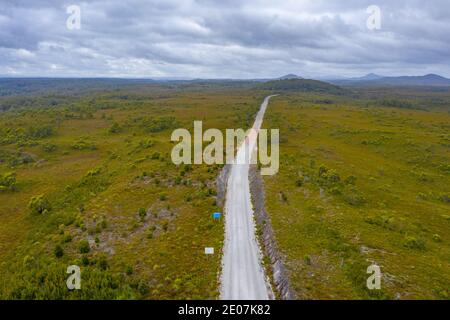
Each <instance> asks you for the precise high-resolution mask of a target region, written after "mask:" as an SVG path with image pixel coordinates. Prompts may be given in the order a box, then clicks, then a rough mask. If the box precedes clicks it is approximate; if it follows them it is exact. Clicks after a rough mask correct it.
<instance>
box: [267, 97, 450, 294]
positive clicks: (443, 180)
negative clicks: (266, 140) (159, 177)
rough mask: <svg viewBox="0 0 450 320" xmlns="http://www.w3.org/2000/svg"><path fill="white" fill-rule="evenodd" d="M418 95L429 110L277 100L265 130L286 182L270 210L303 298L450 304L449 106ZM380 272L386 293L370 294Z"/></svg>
mask: <svg viewBox="0 0 450 320" xmlns="http://www.w3.org/2000/svg"><path fill="white" fill-rule="evenodd" d="M380 92H381V90H379V91H377V90H374V91H373V92H369V93H370V95H379V94H380ZM400 93H402V94H401V95H400V94H399V96H400V97H401V99H405V97H406V96H407V95H406V94H405V92H402V91H400ZM386 95H389V93H387V94H386ZM437 95H438V94H436V96H437ZM418 96H421V98H424V97H425V99H428V100H425V102H423V101H422V103H421V104H424V105H427V104H428V106H429V107H427V109H424V110H417V109H418V108H415V107H414V106H415V104H414V103H413V104H411V105H410V104H406V106H407V107H408V109H405V108H402V107H401V106H402V104H398V103H391V102H389V101H388V102H387V103H386V102H383V103H380V102H377V100H371V99H370V98H369V99H356V98H346V97H335V96H326V95H313V94H307V93H302V94H295V93H290V94H284V95H280V96H279V97H276V98H274V99H273V100H272V101H271V104H270V107H269V108H268V111H267V114H266V118H265V121H264V124H263V127H265V128H279V129H280V171H279V173H278V174H277V175H274V176H266V177H264V183H265V189H266V207H267V210H268V213H269V215H270V217H271V220H272V224H273V228H274V231H275V237H276V241H277V243H278V246H279V248H280V251H281V254H282V255H283V257H284V260H285V263H286V266H287V269H288V271H289V275H290V280H291V284H292V287H293V289H294V290H295V292H296V294H297V296H298V298H301V299H366V298H374V299H419V298H422V299H448V298H449V297H450V296H449V288H450V243H449V241H450V238H449V236H450V233H449V231H450V203H449V201H450V113H449V111H448V110H449V109H448V108H449V105H448V104H447V105H446V108H443V105H442V104H439V107H438V108H433V103H432V101H433V93H426V94H422V95H419V94H418ZM442 96H443V94H442V93H439V97H442ZM447 98H448V93H447ZM374 101H375V102H374ZM397 104H398V105H399V106H400V107H390V105H395V106H396V105H397ZM386 105H387V106H386ZM444 107H445V105H444ZM420 109H422V108H420ZM373 263H375V264H377V265H379V266H380V267H381V272H382V282H381V290H368V289H367V287H366V279H367V278H368V276H369V274H367V273H366V271H367V270H366V269H367V267H368V266H369V265H371V264H373Z"/></svg>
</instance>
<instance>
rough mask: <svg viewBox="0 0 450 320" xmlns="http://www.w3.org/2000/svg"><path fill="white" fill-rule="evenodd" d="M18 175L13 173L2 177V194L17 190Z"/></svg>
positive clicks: (0, 180)
mask: <svg viewBox="0 0 450 320" xmlns="http://www.w3.org/2000/svg"><path fill="white" fill-rule="evenodd" d="M16 182H17V181H16V174H15V173H13V172H10V173H5V174H2V175H0V192H1V191H10V190H15V189H16Z"/></svg>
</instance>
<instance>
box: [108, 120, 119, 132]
mask: <svg viewBox="0 0 450 320" xmlns="http://www.w3.org/2000/svg"><path fill="white" fill-rule="evenodd" d="M120 131H121V128H120V125H119V124H118V123H117V122H114V123H113V125H112V126H111V128H109V133H119V132H120Z"/></svg>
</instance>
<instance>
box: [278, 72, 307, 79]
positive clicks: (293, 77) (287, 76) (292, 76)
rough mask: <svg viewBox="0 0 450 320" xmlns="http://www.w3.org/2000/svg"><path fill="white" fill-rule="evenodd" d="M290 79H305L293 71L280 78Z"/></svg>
mask: <svg viewBox="0 0 450 320" xmlns="http://www.w3.org/2000/svg"><path fill="white" fill-rule="evenodd" d="M289 79H303V78H302V77H300V76H298V75H296V74H293V73H289V74H287V75H284V76H282V77H279V78H278V80H289Z"/></svg>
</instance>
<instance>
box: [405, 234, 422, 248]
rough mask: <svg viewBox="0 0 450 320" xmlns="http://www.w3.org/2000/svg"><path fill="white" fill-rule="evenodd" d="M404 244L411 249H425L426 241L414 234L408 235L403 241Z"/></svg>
mask: <svg viewBox="0 0 450 320" xmlns="http://www.w3.org/2000/svg"><path fill="white" fill-rule="evenodd" d="M403 246H404V247H406V248H409V249H414V250H425V249H426V246H425V241H424V240H422V239H417V238H415V237H412V236H407V237H406V239H405V241H404V242H403Z"/></svg>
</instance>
